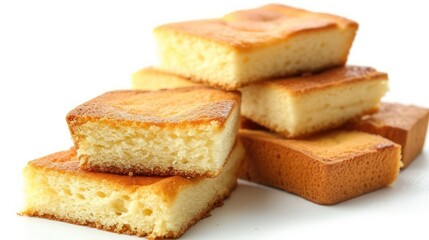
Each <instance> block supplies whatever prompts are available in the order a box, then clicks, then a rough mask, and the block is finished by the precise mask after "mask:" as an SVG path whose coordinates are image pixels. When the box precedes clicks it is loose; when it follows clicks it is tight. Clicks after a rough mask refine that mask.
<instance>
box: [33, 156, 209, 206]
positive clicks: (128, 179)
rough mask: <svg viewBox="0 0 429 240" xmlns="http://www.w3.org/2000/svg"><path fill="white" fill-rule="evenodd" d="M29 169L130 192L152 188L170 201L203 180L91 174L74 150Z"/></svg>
mask: <svg viewBox="0 0 429 240" xmlns="http://www.w3.org/2000/svg"><path fill="white" fill-rule="evenodd" d="M28 167H32V168H38V169H42V170H43V171H56V172H58V174H69V175H72V176H78V177H80V178H86V179H88V180H91V181H100V183H101V182H103V183H106V184H111V185H112V186H117V187H119V188H121V189H122V188H124V190H125V189H127V190H130V191H135V190H136V189H137V188H139V187H144V186H151V187H153V189H154V190H158V192H159V193H160V194H161V195H163V196H166V197H168V198H170V199H171V198H173V197H174V196H176V194H177V193H178V191H179V190H180V189H181V188H183V187H186V186H191V185H193V184H196V183H198V182H199V181H200V180H202V179H203V178H199V177H196V178H193V179H186V178H183V177H179V176H171V177H158V176H128V175H116V174H108V173H98V172H89V171H85V170H82V169H80V168H79V160H78V159H77V157H76V151H75V150H74V149H73V148H72V149H70V150H68V151H61V152H57V153H54V154H51V155H48V156H45V157H42V158H39V159H36V160H33V161H30V162H29V163H28Z"/></svg>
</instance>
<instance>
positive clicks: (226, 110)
mask: <svg viewBox="0 0 429 240" xmlns="http://www.w3.org/2000/svg"><path fill="white" fill-rule="evenodd" d="M239 115H240V93H239V92H226V91H223V90H218V89H213V88H207V87H189V88H180V89H171V90H160V91H133V90H124V91H113V92H108V93H105V94H103V95H101V96H99V97H97V98H94V99H92V100H90V101H88V102H86V103H84V104H82V105H80V106H78V107H77V108H75V109H74V110H72V111H71V112H70V113H69V114H68V115H67V123H68V125H69V128H70V132H71V135H72V138H73V141H74V145H75V148H76V149H77V156H78V159H79V160H80V166H81V167H82V168H83V169H86V170H91V171H98V172H109V173H119V174H155V175H181V176H188V177H194V176H206V177H215V176H217V175H218V174H219V173H220V171H221V170H222V167H223V166H224V165H225V163H226V160H227V159H228V156H229V154H230V153H231V151H232V148H233V145H234V143H235V139H236V134H237V129H238V124H239Z"/></svg>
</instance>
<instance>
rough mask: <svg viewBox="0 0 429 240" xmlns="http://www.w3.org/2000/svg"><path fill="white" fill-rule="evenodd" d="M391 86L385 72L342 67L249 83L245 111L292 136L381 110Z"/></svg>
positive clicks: (340, 123) (242, 108) (243, 96)
mask: <svg viewBox="0 0 429 240" xmlns="http://www.w3.org/2000/svg"><path fill="white" fill-rule="evenodd" d="M387 90H388V78H387V74H385V73H380V72H377V71H376V70H375V69H373V68H368V67H357V66H345V67H339V68H334V69H330V70H327V71H323V72H321V73H317V74H313V75H306V76H301V77H292V78H284V79H277V80H272V81H265V82H260V83H254V84H251V85H249V86H246V87H243V88H241V89H240V91H241V93H242V103H241V115H243V116H244V117H246V118H248V119H250V120H252V121H253V122H255V123H257V124H259V125H261V126H264V127H266V128H268V129H270V130H272V131H275V132H278V133H280V134H282V135H284V136H286V137H290V138H297V137H303V136H307V135H310V134H313V133H315V132H320V131H323V130H327V129H332V128H335V127H338V126H340V125H342V124H343V123H345V122H347V121H348V120H350V119H353V118H355V117H359V116H362V115H364V114H367V113H373V112H375V111H377V110H378V108H379V103H380V99H381V98H382V97H383V96H384V94H385V93H386V92H387Z"/></svg>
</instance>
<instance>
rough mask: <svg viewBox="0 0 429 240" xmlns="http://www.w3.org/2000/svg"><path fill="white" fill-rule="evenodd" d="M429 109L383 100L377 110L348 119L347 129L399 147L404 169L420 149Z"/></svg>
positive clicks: (421, 148) (423, 141) (424, 134)
mask: <svg viewBox="0 0 429 240" xmlns="http://www.w3.org/2000/svg"><path fill="white" fill-rule="evenodd" d="M428 118H429V110H428V109H424V108H420V107H416V106H411V105H403V104H399V103H382V104H381V107H380V111H378V112H377V113H374V114H372V115H365V116H363V117H362V118H360V119H357V120H354V121H351V122H350V123H349V124H348V125H347V128H348V129H353V130H357V131H363V132H367V133H372V134H377V135H380V136H383V137H385V138H387V139H390V140H391V141H393V142H395V143H397V144H399V145H401V146H402V162H403V164H404V168H405V167H407V166H408V165H410V164H411V162H412V161H413V160H414V159H415V158H416V157H417V156H418V155H419V154H420V153H421V152H422V150H423V145H424V143H425V138H426V130H427V128H428Z"/></svg>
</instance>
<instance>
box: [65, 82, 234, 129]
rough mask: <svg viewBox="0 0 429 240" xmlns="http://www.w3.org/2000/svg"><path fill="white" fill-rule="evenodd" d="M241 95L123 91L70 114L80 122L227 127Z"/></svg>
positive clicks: (193, 89) (179, 90)
mask: <svg viewBox="0 0 429 240" xmlns="http://www.w3.org/2000/svg"><path fill="white" fill-rule="evenodd" d="M239 104H240V93H238V92H226V91H223V90H218V89H213V88H208V87H187V88H176V89H164V90H159V91H141V90H140V91H139V90H121V91H112V92H107V93H105V94H103V95H101V96H99V97H96V98H94V99H92V100H90V101H88V102H86V103H84V104H82V105H80V106H78V107H77V108H75V109H73V110H72V111H71V112H70V113H69V114H68V115H67V121H75V120H76V119H80V118H82V119H89V118H90V119H107V120H118V121H125V122H137V123H142V124H144V123H148V124H151V125H165V124H169V125H182V124H198V123H209V124H216V125H219V126H223V124H224V123H225V122H226V120H227V119H228V116H229V115H230V113H231V112H232V111H233V109H234V107H237V106H239Z"/></svg>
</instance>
